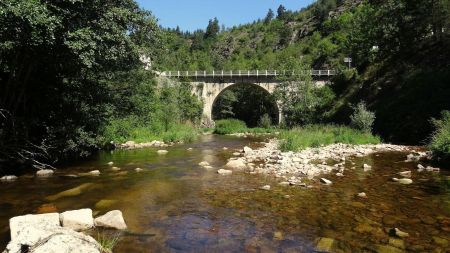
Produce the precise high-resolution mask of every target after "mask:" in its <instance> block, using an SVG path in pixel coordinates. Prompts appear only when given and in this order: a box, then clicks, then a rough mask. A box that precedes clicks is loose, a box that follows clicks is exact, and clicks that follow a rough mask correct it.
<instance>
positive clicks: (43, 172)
mask: <svg viewBox="0 0 450 253" xmlns="http://www.w3.org/2000/svg"><path fill="white" fill-rule="evenodd" d="M53 173H55V172H54V171H53V170H38V171H37V172H36V176H38V177H49V176H51V175H53Z"/></svg>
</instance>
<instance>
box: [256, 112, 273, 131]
mask: <svg viewBox="0 0 450 253" xmlns="http://www.w3.org/2000/svg"><path fill="white" fill-rule="evenodd" d="M258 126H259V127H262V128H270V127H271V126H272V119H271V118H270V116H269V114H267V113H265V114H264V115H263V116H261V118H260V119H259V122H258Z"/></svg>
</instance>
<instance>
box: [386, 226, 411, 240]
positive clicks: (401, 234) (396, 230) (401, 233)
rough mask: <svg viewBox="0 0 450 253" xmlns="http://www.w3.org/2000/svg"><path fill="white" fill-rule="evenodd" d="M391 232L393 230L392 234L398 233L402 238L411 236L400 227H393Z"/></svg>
mask: <svg viewBox="0 0 450 253" xmlns="http://www.w3.org/2000/svg"><path fill="white" fill-rule="evenodd" d="M390 232H391V234H394V235H396V236H398V237H400V238H404V237H408V236H409V234H408V233H406V232H403V231H401V230H400V229H398V228H393V229H391V231H390Z"/></svg>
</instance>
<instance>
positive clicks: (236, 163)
mask: <svg viewBox="0 0 450 253" xmlns="http://www.w3.org/2000/svg"><path fill="white" fill-rule="evenodd" d="M225 167H226V168H229V169H234V170H245V168H247V165H245V162H244V160H242V159H236V160H229V161H228V163H227V164H226V165H225Z"/></svg>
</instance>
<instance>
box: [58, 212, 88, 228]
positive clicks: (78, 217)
mask: <svg viewBox="0 0 450 253" xmlns="http://www.w3.org/2000/svg"><path fill="white" fill-rule="evenodd" d="M60 221H61V225H62V226H63V227H66V228H71V229H73V230H75V231H82V230H86V229H89V228H92V227H94V218H93V217H92V210H91V209H88V208H86V209H80V210H73V211H67V212H63V213H61V214H60Z"/></svg>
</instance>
